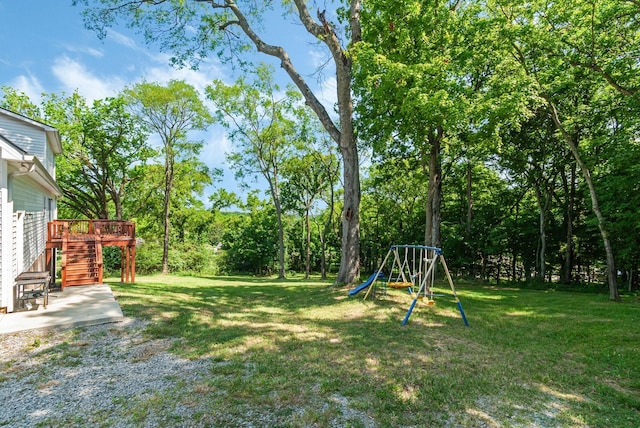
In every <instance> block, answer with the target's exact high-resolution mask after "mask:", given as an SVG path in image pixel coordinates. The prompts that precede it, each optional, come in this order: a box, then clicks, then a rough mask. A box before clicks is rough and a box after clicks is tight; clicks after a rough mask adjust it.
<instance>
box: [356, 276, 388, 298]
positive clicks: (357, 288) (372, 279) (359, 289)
mask: <svg viewBox="0 0 640 428" xmlns="http://www.w3.org/2000/svg"><path fill="white" fill-rule="evenodd" d="M382 275H383V274H382V272H378V271H376V272H374V273H373V274H371V276H370V277H369V278H368V279H367V280H366V281H365V282H363V283H362V284H360V285H358V286H357V287H356V288H354V289H353V290H351V291H349V296H355V295H356V294H358V293H359V292H361V291H362V290H364V289H365V288H367V287H369V286H370V285H371V284H373V281H375V280H376V278H377V277H378V276H382Z"/></svg>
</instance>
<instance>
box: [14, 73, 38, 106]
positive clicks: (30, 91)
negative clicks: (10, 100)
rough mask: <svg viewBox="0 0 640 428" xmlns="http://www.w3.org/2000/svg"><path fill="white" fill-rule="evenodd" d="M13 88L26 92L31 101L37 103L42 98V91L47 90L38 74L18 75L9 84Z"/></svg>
mask: <svg viewBox="0 0 640 428" xmlns="http://www.w3.org/2000/svg"><path fill="white" fill-rule="evenodd" d="M9 86H11V87H12V88H13V89H15V90H17V91H19V92H24V93H25V94H26V95H27V96H28V97H29V99H30V100H31V102H33V103H34V104H36V105H39V104H40V101H41V100H42V93H43V92H45V90H44V87H43V86H42V84H41V83H40V81H39V80H38V78H37V77H36V76H33V75H31V74H29V75H28V76H24V75H21V76H18V77H16V78H15V79H13V81H12V82H11V83H10V84H9Z"/></svg>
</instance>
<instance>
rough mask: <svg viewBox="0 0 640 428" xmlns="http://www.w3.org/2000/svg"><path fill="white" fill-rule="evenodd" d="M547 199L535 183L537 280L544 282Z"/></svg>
mask: <svg viewBox="0 0 640 428" xmlns="http://www.w3.org/2000/svg"><path fill="white" fill-rule="evenodd" d="M548 199H549V198H547V200H546V201H545V200H544V196H543V195H542V190H541V189H540V185H536V200H537V202H538V210H539V220H538V221H539V225H538V226H539V231H540V251H539V252H538V264H539V266H538V275H537V276H538V280H539V281H541V282H544V278H545V276H546V273H547V272H546V265H547V260H546V257H547V255H546V254H547V229H546V223H547V218H546V213H547V208H548V203H547V202H548Z"/></svg>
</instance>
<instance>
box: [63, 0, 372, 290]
mask: <svg viewBox="0 0 640 428" xmlns="http://www.w3.org/2000/svg"><path fill="white" fill-rule="evenodd" d="M99 3H100V5H101V6H95V2H88V1H87V0H74V1H73V4H84V5H91V7H88V8H87V9H85V11H84V16H85V23H86V25H87V26H88V27H89V28H92V29H95V30H97V31H98V33H99V34H100V35H102V36H104V35H105V34H106V32H105V28H106V27H107V26H109V25H113V24H114V22H115V21H116V20H117V19H118V18H119V17H124V18H125V19H127V20H128V23H129V25H130V26H132V27H136V28H139V29H141V31H142V32H143V33H144V34H145V35H146V36H147V38H148V40H149V41H153V42H156V41H157V42H159V43H160V44H161V46H163V47H164V48H166V49H168V50H170V51H172V52H173V53H174V55H175V56H174V62H176V63H180V64H182V63H184V62H185V61H187V60H190V61H191V60H194V59H199V58H203V57H205V56H207V55H209V54H211V53H213V52H215V53H218V54H219V55H221V56H222V57H224V58H227V59H230V60H238V59H240V61H242V60H243V59H246V57H244V56H241V54H243V53H246V51H247V50H248V48H249V46H251V47H252V48H253V49H255V50H257V51H258V52H260V53H262V54H264V55H267V56H269V57H272V58H274V59H276V60H277V61H279V63H280V66H281V67H282V68H283V70H284V71H285V72H286V73H287V75H288V76H289V78H290V79H291V81H292V82H293V83H294V84H295V86H296V87H297V88H298V89H299V91H300V92H301V93H302V95H303V97H304V99H305V101H306V103H307V104H308V105H309V106H310V108H311V109H312V110H313V111H314V112H315V114H316V115H317V116H318V118H319V120H320V122H321V123H322V125H323V127H324V128H325V130H326V131H327V133H328V134H329V135H330V136H331V138H332V139H333V140H334V141H335V143H336V144H337V146H338V148H339V150H340V153H341V155H342V162H343V163H342V165H343V177H344V183H343V186H344V194H343V199H344V202H343V205H344V206H343V214H342V249H341V253H342V258H341V261H340V270H339V272H338V276H337V279H336V282H337V283H353V282H356V281H358V280H359V276H360V267H359V266H360V265H359V251H360V244H359V232H360V222H359V209H360V175H359V167H360V165H359V159H358V146H357V141H356V134H355V132H354V126H353V100H352V93H351V80H352V79H351V74H352V57H351V48H352V47H353V46H354V45H355V44H357V43H358V41H359V40H360V36H361V30H360V9H361V0H350V1H349V2H346V4H344V5H343V4H342V2H334V3H329V4H327V5H325V6H332V8H331V9H329V10H327V9H323V8H320V7H318V8H317V9H316V10H315V11H316V17H315V18H314V17H313V16H312V11H313V8H314V7H315V5H312V4H310V3H308V2H307V1H305V0H292V1H282V2H275V3H274V2H271V1H249V0H241V1H231V0H225V1H211V0H206V1H205V0H191V1H184V0H170V1H156V2H149V1H145V0H136V1H125V0H100V2H99ZM274 8H278V10H279V11H281V12H282V14H281V15H282V20H283V21H282V24H285V25H286V24H289V23H290V20H291V19H293V20H296V21H297V22H299V23H300V24H302V28H304V30H306V32H307V35H308V37H309V40H310V41H311V42H312V43H316V44H318V45H320V46H322V47H323V48H324V49H325V52H326V53H328V55H329V56H330V58H331V64H332V65H333V66H334V67H335V76H336V97H337V104H336V106H335V107H336V112H337V117H335V115H333V114H332V111H331V108H330V107H326V106H325V105H323V104H322V102H321V101H320V99H319V98H318V95H317V93H316V92H314V90H313V89H312V88H311V86H310V85H309V82H308V79H307V78H305V77H304V76H303V74H302V73H301V72H300V71H299V69H298V68H297V67H296V65H295V64H294V62H293V60H292V58H291V56H290V55H289V52H287V50H286V49H285V48H284V47H283V46H282V45H277V44H271V43H267V42H266V38H265V37H264V34H266V33H265V31H266V30H267V28H268V27H274V26H278V25H279V23H278V22H270V23H269V26H266V25H264V20H265V16H266V15H267V13H269V12H270V11H271V10H272V9H274ZM270 16H271V17H274V16H275V15H273V14H272V15H270ZM168 17H172V18H171V19H169V18H168ZM194 30H195V31H194ZM235 30H239V31H235ZM282 42H285V41H284V40H283V41H282Z"/></svg>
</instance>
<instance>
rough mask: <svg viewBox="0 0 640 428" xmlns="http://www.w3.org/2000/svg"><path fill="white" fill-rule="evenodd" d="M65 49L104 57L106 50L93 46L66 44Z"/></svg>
mask: <svg viewBox="0 0 640 428" xmlns="http://www.w3.org/2000/svg"><path fill="white" fill-rule="evenodd" d="M65 49H66V50H68V51H69V52H77V53H82V54H88V55H90V56H92V57H94V58H102V57H103V56H104V52H103V51H102V50H100V49H95V48H91V47H80V46H72V45H66V46H65Z"/></svg>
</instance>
